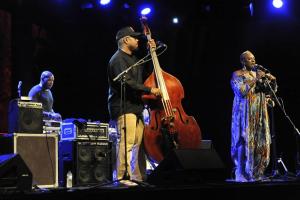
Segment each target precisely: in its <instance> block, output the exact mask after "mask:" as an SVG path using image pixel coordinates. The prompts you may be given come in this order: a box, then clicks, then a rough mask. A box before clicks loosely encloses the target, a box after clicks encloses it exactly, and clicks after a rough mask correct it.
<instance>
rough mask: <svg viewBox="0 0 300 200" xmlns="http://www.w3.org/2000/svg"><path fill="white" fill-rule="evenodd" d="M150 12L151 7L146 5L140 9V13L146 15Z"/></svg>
mask: <svg viewBox="0 0 300 200" xmlns="http://www.w3.org/2000/svg"><path fill="white" fill-rule="evenodd" d="M150 12H151V8H149V7H147V8H143V9H142V11H141V14H142V15H148V14H149V13H150Z"/></svg>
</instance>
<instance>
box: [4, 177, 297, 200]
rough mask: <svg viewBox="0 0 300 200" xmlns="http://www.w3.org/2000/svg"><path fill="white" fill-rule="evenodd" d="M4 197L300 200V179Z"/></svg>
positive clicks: (7, 192) (7, 191)
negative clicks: (263, 199) (271, 199)
mask: <svg viewBox="0 0 300 200" xmlns="http://www.w3.org/2000/svg"><path fill="white" fill-rule="evenodd" d="M0 191H1V196H0V199H20V200H21V199H22V200H24V199H31V200H32V199H47V200H48V199H55V200H57V199H62V198H65V199H72V200H77V199H78V200H84V199H105V200H108V199H120V198H121V199H139V200H143V199H144V198H145V199H161V198H167V199H168V200H169V198H172V199H183V200H185V199H194V198H196V199H203V198H204V197H205V198H208V199H209V200H211V199H220V198H222V199H243V200H244V199H262V198H266V199H270V198H274V199H279V198H280V199H283V200H288V199H299V198H300V180H299V179H297V178H289V179H273V180H266V181H261V182H251V183H249V182H248V183H237V182H234V181H232V180H225V181H219V182H206V183H201V184H197V183H194V184H185V183H180V184H177V185H167V186H157V185H150V184H148V183H139V184H136V183H132V182H131V183H130V184H127V183H126V184H123V183H120V182H114V183H107V184H101V185H93V186H85V187H73V188H49V189H39V188H36V189H33V190H32V191H30V192H22V191H18V190H16V189H13V188H1V189H0Z"/></svg>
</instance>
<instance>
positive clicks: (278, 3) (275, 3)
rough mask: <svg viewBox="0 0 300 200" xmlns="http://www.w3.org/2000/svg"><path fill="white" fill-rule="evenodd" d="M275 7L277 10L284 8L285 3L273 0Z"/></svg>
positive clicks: (280, 0)
mask: <svg viewBox="0 0 300 200" xmlns="http://www.w3.org/2000/svg"><path fill="white" fill-rule="evenodd" d="M273 6H274V7H275V8H281V7H282V6H283V1H282V0H273Z"/></svg>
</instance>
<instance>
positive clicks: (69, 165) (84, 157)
mask: <svg viewBox="0 0 300 200" xmlns="http://www.w3.org/2000/svg"><path fill="white" fill-rule="evenodd" d="M111 148H112V146H111V142H109V141H106V140H96V141H90V140H73V141H72V140H65V141H60V142H59V185H60V186H61V187H64V186H66V174H67V172H68V171H71V172H72V174H73V185H76V186H80V185H91V184H99V183H106V182H109V181H111V180H112V163H111V160H112V158H111V156H112V149H111Z"/></svg>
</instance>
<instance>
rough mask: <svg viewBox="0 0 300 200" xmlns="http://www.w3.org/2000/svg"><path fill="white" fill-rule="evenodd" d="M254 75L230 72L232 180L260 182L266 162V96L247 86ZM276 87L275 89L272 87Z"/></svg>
mask: <svg viewBox="0 0 300 200" xmlns="http://www.w3.org/2000/svg"><path fill="white" fill-rule="evenodd" d="M255 76H256V75H255V73H254V76H253V75H251V74H250V73H249V71H247V70H238V71H236V72H234V73H233V76H232V79H231V87H232V90H233V92H234V95H235V96H234V101H233V109H232V125H231V132H232V135H231V137H232V138H231V156H232V160H233V162H234V165H235V179H236V181H242V182H245V181H256V180H260V179H261V178H262V177H263V175H264V172H265V169H266V167H267V166H268V164H269V160H270V143H271V138H270V128H269V118H268V110H267V101H266V100H267V98H266V94H265V93H264V92H262V91H258V90H257V84H256V83H255V84H253V85H252V86H251V84H250V82H251V81H252V82H253V81H254V79H255ZM276 87H277V86H276Z"/></svg>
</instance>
